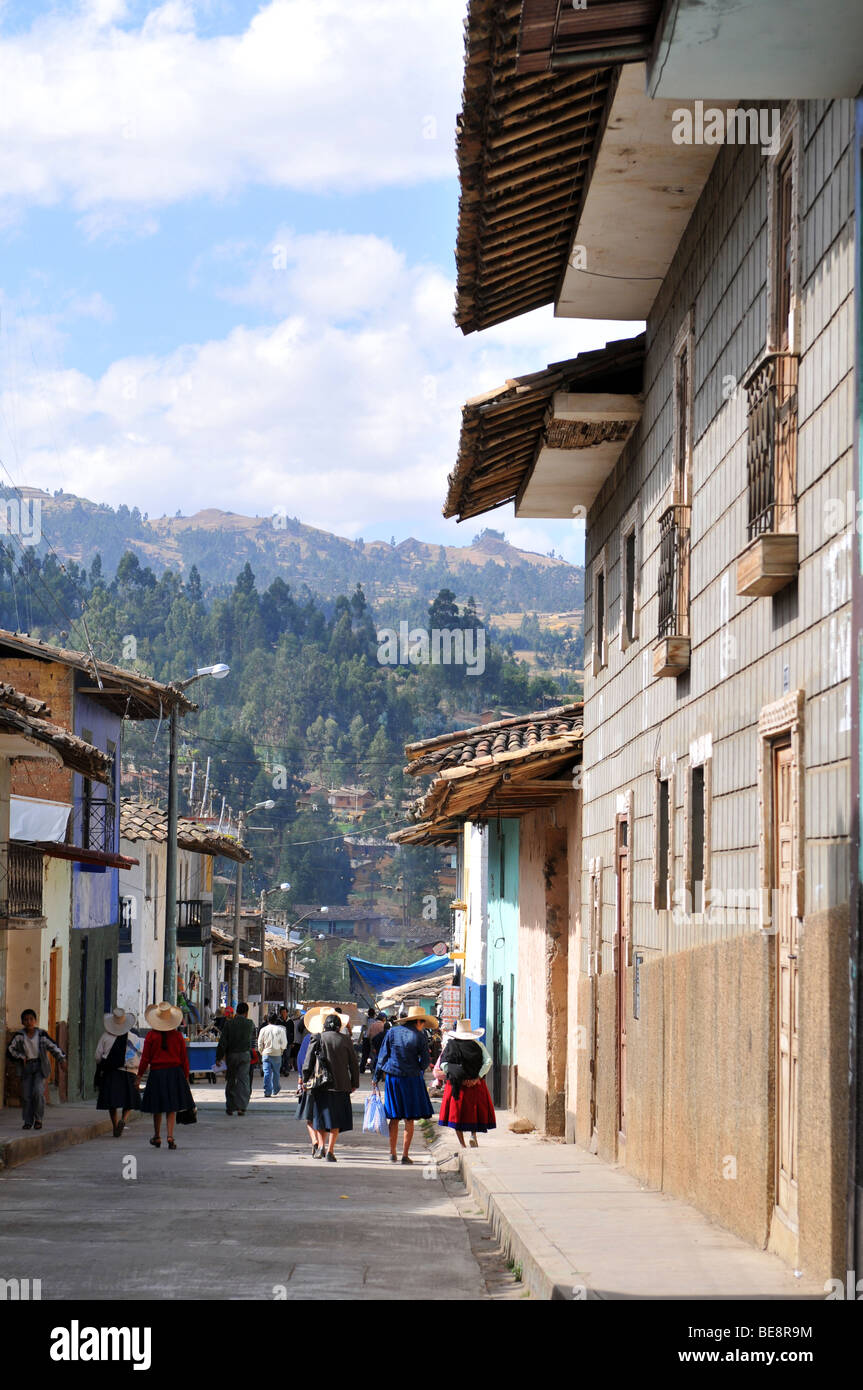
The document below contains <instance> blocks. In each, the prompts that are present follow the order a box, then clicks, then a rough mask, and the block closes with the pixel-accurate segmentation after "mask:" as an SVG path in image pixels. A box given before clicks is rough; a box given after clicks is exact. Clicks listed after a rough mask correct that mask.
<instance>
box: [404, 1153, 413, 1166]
mask: <svg viewBox="0 0 863 1390" xmlns="http://www.w3.org/2000/svg"><path fill="white" fill-rule="evenodd" d="M402 1163H411V1164H412V1163H413V1159H412V1158H408V1156H407V1154H405V1155H404V1156H403V1157H402Z"/></svg>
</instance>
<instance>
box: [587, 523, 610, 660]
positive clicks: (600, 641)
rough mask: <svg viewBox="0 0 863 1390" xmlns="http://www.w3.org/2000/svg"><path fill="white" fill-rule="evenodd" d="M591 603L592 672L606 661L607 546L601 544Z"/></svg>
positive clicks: (595, 567) (593, 570)
mask: <svg viewBox="0 0 863 1390" xmlns="http://www.w3.org/2000/svg"><path fill="white" fill-rule="evenodd" d="M591 574H592V579H593V603H592V607H591V614H592V623H593V674H594V675H597V673H598V672H599V671H600V670H601V669H602V667H603V666H605V665H606V664H607V662H608V588H607V583H606V576H607V574H608V564H607V547H606V546H603V548H602V550H601V551H600V553H599V555H598V556H597V558H596V559H595V560H594V562H593V566H592V569H591Z"/></svg>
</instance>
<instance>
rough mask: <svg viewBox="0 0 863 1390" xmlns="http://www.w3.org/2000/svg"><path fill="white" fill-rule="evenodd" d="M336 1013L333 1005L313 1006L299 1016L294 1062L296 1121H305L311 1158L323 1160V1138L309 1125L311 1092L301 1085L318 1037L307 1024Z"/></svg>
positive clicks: (336, 1010)
mask: <svg viewBox="0 0 863 1390" xmlns="http://www.w3.org/2000/svg"><path fill="white" fill-rule="evenodd" d="M337 1013H338V1009H337V1008H336V1006H335V1004H315V1005H314V1006H313V1007H312V1008H311V1009H306V1012H305V1013H304V1014H302V1015H301V1016H300V1023H301V1024H302V1030H303V1031H302V1042H301V1043H300V1047H299V1050H298V1052H297V1062H296V1066H297V1099H298V1101H299V1105H298V1106H297V1115H296V1118H297V1119H298V1120H305V1122H306V1129H307V1130H308V1132H309V1139H310V1141H311V1145H312V1158H323V1156H324V1143H323V1137H322V1136H319V1135H318V1132H317V1130H316V1129H315V1127H314V1125H313V1124H311V1123H310V1120H309V1109H310V1106H311V1100H312V1093H311V1091H307V1090H306V1088H305V1087H304V1085H303V1069H304V1067H305V1065H306V1057H307V1056H308V1053H309V1048H310V1047H311V1045H312V1043H313V1042H314V1040H315V1038H316V1037H318V1036H319V1034H318V1033H312V1032H311V1030H310V1028H309V1024H310V1023H311V1021H312V1019H313V1018H317V1017H318V1015H319V1014H320V1015H321V1016H322V1017H323V1018H326V1016H327V1014H337Z"/></svg>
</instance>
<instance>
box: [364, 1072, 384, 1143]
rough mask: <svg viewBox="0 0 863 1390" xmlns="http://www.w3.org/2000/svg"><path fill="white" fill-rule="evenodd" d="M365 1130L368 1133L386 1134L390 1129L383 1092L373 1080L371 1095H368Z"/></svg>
mask: <svg viewBox="0 0 863 1390" xmlns="http://www.w3.org/2000/svg"><path fill="white" fill-rule="evenodd" d="M363 1130H364V1132H365V1133H366V1134H386V1133H387V1132H388V1130H389V1124H388V1121H387V1112H386V1110H385V1109H384V1103H383V1100H382V1099H381V1093H380V1091H379V1090H378V1088H377V1086H376V1085H375V1083H374V1082H372V1091H371V1095H369V1096H367V1097H366V1105H365V1113H364V1115H363Z"/></svg>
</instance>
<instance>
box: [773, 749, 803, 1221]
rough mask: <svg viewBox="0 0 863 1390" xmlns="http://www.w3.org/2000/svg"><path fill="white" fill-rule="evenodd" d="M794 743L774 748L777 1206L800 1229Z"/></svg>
mask: <svg viewBox="0 0 863 1390" xmlns="http://www.w3.org/2000/svg"><path fill="white" fill-rule="evenodd" d="M793 765H794V763H793V756H792V752H791V744H790V742H783V743H781V744H775V745H774V748H773V912H774V916H775V928H776V991H775V1009H776V1020H775V1036H776V1206H777V1207H778V1209H779V1211H780V1212H781V1213H782V1216H783V1217H784V1218H785V1220H786V1221H787V1222H788V1223H789V1225H792V1226H794V1227H796V1225H797V1056H798V1025H799V1007H798V1003H799V995H798V976H797V932H798V919H797V917H796V916H794V915H793V913H792V911H791V875H792V870H793V835H792V799H791V781H792V770H793Z"/></svg>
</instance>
